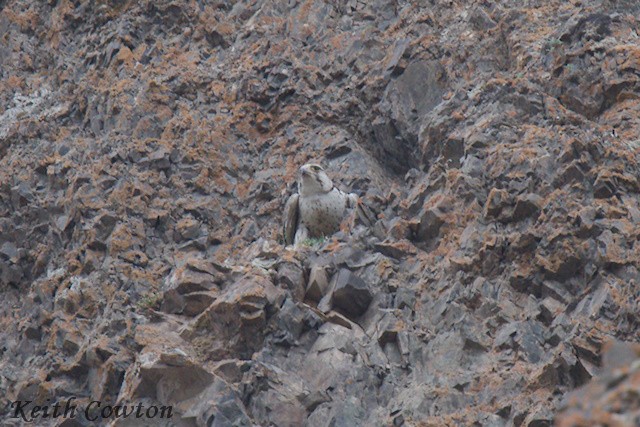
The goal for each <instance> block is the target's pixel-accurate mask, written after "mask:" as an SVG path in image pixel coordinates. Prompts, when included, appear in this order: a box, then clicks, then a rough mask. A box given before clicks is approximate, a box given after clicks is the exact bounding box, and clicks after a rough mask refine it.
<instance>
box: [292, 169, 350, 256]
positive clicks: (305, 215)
mask: <svg viewBox="0 0 640 427" xmlns="http://www.w3.org/2000/svg"><path fill="white" fill-rule="evenodd" d="M357 205H358V195H357V194H355V193H349V194H347V193H345V192H343V191H340V190H338V189H337V188H336V187H334V186H333V182H331V179H330V178H329V177H328V176H327V174H326V172H325V171H324V169H322V167H321V166H320V165H317V164H313V163H309V164H306V165H304V166H302V167H301V168H300V175H299V177H298V193H297V194H293V195H292V196H291V197H289V200H287V204H286V205H285V209H284V241H285V244H286V245H291V244H294V245H295V246H298V245H299V244H300V243H301V242H302V241H304V240H305V239H307V238H310V237H322V236H328V235H330V234H333V233H335V232H336V231H338V229H339V228H340V223H341V222H342V220H343V219H344V218H345V216H346V215H347V213H348V209H352V208H355V207H357Z"/></svg>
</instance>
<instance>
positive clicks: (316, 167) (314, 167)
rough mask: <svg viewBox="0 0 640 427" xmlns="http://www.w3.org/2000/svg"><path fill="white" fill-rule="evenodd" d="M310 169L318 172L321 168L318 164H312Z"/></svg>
mask: <svg viewBox="0 0 640 427" xmlns="http://www.w3.org/2000/svg"><path fill="white" fill-rule="evenodd" d="M312 169H313V170H314V171H316V172H320V171H321V170H322V168H321V167H320V166H318V165H313V166H312Z"/></svg>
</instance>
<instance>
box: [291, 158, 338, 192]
mask: <svg viewBox="0 0 640 427" xmlns="http://www.w3.org/2000/svg"><path fill="white" fill-rule="evenodd" d="M332 189H333V182H331V179H330V178H329V177H328V176H327V174H326V173H325V171H324V169H322V166H320V165H317V164H315V163H308V164H306V165H304V166H302V167H301V168H300V177H299V179H298V193H299V194H300V195H301V196H311V195H314V194H320V193H328V192H329V191H331V190H332Z"/></svg>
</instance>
